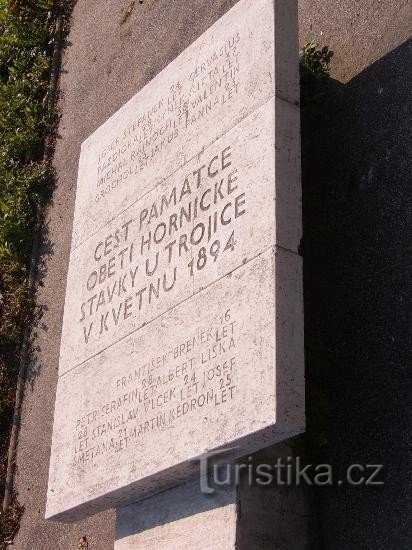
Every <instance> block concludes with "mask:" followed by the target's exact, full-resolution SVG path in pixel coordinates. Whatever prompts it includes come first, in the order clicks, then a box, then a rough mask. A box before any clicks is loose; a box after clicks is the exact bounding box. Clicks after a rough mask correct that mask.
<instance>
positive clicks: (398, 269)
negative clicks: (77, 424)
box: [15, 0, 411, 550]
mask: <svg viewBox="0 0 412 550" xmlns="http://www.w3.org/2000/svg"><path fill="white" fill-rule="evenodd" d="M234 3H235V2H234V1H225V0H214V1H212V0H192V1H191V2H186V1H184V0H176V1H174V2H170V1H167V0H145V1H144V2H143V3H142V4H140V3H139V2H136V3H135V6H134V9H133V10H132V11H131V13H130V15H129V17H127V18H126V20H125V13H126V10H127V8H128V6H130V2H129V1H120V0H107V1H105V2H103V1H101V0H87V1H86V0H79V1H78V2H77V5H76V6H75V9H74V12H73V20H72V27H71V32H70V35H69V37H68V41H67V47H66V50H65V54H64V61H63V70H62V77H61V89H62V94H61V99H60V109H61V113H62V118H61V122H60V126H59V139H58V143H57V149H56V155H55V163H54V164H55V168H56V173H57V188H56V192H55V195H54V200H53V203H52V205H51V206H50V208H49V209H48V212H47V228H46V231H45V242H44V247H43V250H44V262H43V265H42V266H41V268H42V271H43V273H44V278H43V286H41V287H40V288H39V292H38V303H39V304H43V305H44V316H43V319H42V321H41V324H40V326H39V328H38V330H37V336H36V345H37V358H36V361H35V362H34V363H33V365H32V366H31V369H30V376H29V380H28V382H27V388H26V394H25V401H24V409H23V420H22V428H21V433H20V439H19V447H18V456H17V477H16V488H17V490H18V492H19V500H20V502H21V504H23V505H24V506H25V508H26V511H25V514H24V515H23V518H22V522H21V528H20V531H19V534H18V535H17V538H16V542H15V548H18V549H20V550H31V549H33V550H37V549H47V548H50V549H53V550H71V549H76V548H78V547H79V539H80V537H82V536H86V537H87V539H88V541H89V548H91V549H97V550H106V549H112V548H113V534H114V514H113V513H112V512H106V513H104V514H100V515H98V516H95V517H93V518H90V519H89V520H87V521H84V522H81V523H78V524H73V525H62V524H52V523H49V522H46V521H45V520H44V519H43V517H44V510H45V501H46V488H47V474H48V463H49V452H50V438H51V432H52V421H53V407H54V392H55V385H56V380H57V365H58V353H59V339H60V332H61V322H62V315H63V300H64V290H65V281H66V271H67V264H68V257H69V246H70V234H71V223H72V216H73V206H74V205H73V200H74V193H75V186H76V173H77V161H78V156H79V147H80V143H81V142H82V140H83V139H85V138H86V137H87V136H88V135H89V134H90V133H91V132H93V131H94V130H95V129H96V128H97V127H98V126H99V125H100V124H102V122H104V120H106V119H107V118H108V117H109V116H110V115H111V114H112V113H113V112H114V111H116V110H117V109H118V108H119V107H120V106H121V105H122V104H123V103H124V102H125V101H127V100H128V99H129V98H130V97H131V96H132V95H133V94H134V93H136V91H137V90H138V89H140V88H141V87H142V86H143V85H144V84H146V83H147V82H148V81H149V80H150V79H151V78H152V77H153V76H154V75H155V74H157V72H159V71H160V70H161V69H162V68H163V67H164V66H165V65H166V64H167V63H168V62H170V61H171V60H172V59H173V58H174V57H175V56H176V55H178V54H179V53H180V52H181V51H182V50H183V49H184V48H185V47H186V46H188V45H189V44H190V43H191V42H192V41H193V40H194V39H195V38H196V37H197V36H199V35H200V34H201V33H202V32H203V31H204V30H205V29H206V28H207V27H208V26H209V25H210V24H212V23H213V22H214V21H215V20H216V19H217V18H218V17H220V16H221V15H222V14H223V13H224V12H225V11H226V10H227V9H229V8H230V7H231V5H233V4H234ZM124 20H125V21H124ZM300 28H301V43H305V42H306V41H308V40H309V39H312V38H313V39H316V40H317V41H318V42H319V43H321V44H329V45H331V47H332V48H333V49H334V50H335V52H336V53H335V59H334V69H333V73H332V76H333V77H334V78H335V79H336V80H337V81H340V82H345V83H348V84H346V86H339V85H336V86H334V87H333V89H331V92H330V99H329V101H328V103H327V106H326V108H325V110H324V112H323V113H324V114H323V116H320V118H319V117H318V118H314V119H312V118H310V117H309V118H308V119H306V121H304V128H303V130H304V141H305V143H306V146H305V145H304V168H305V172H306V174H304V208H305V210H304V216H305V233H304V235H305V236H304V246H303V249H304V256H305V292H306V298H305V299H306V327H309V331H307V334H306V341H307V346H308V348H309V353H308V356H309V361H310V362H309V363H308V367H309V368H310V367H311V365H317V367H316V368H317V371H316V372H317V374H316V376H314V378H315V380H314V382H315V383H319V385H321V386H322V391H323V392H324V393H326V394H327V397H328V398H329V399H330V398H331V397H332V399H331V401H332V403H331V406H330V408H329V409H328V414H327V416H326V417H325V415H324V416H323V418H322V419H320V420H319V418H317V417H316V413H315V412H314V413H310V414H311V415H313V416H311V417H310V419H311V422H312V426H313V425H315V428H310V433H311V432H312V431H313V433H314V434H315V435H314V437H315V436H316V434H317V432H318V430H317V426H316V425H317V424H318V423H319V424H322V426H323V425H324V432H325V439H326V440H327V441H328V445H327V454H328V456H329V457H331V459H333V461H334V464H335V465H336V466H337V468H338V469H342V468H344V467H345V465H347V463H348V462H351V461H355V462H360V463H362V462H365V461H366V462H368V461H369V462H373V463H376V462H377V463H379V462H385V463H387V479H386V481H387V483H386V485H385V488H384V489H383V490H377V491H374V490H365V489H362V488H359V489H358V488H355V490H354V489H352V488H347V487H344V488H341V489H333V488H331V489H325V490H322V491H319V494H317V495H316V498H315V499H314V501H313V507H314V508H315V509H316V510H315V511H316V514H315V516H316V517H315V519H314V524H313V526H312V527H313V530H314V531H316V532H317V533H318V535H319V536H315V535H313V537H312V538H313V547H314V548H324V549H327V550H335V549H336V550H352V549H353V548H356V549H358V548H359V549H364V548H365V549H369V548H379V549H381V548H382V549H384V548H385V549H387V548H394V549H395V548H396V549H397V550H403V549H406V548H409V545H410V539H411V533H410V529H409V531H408V524H407V520H408V511H409V512H410V507H409V508H408V506H410V501H408V498H410V496H409V497H408V493H407V486H406V484H407V482H408V481H409V480H410V472H408V470H407V459H408V455H407V446H406V436H405V431H406V430H407V429H408V428H410V419H408V417H407V415H408V413H409V411H410V401H409V410H408V399H410V386H409V387H408V386H407V384H406V383H405V369H406V366H407V359H408V351H409V348H408V345H409V340H410V334H409V335H408V334H407V332H406V331H407V330H408V326H409V327H410V324H409V325H408V321H410V319H408V317H407V315H406V313H405V311H406V309H405V308H406V300H407V296H408V295H407V289H408V283H409V285H410V280H409V281H408V279H407V272H406V267H407V263H406V262H407V258H408V256H407V255H406V254H407V249H406V244H407V242H408V241H407V239H408V236H407V233H406V229H407V217H408V215H410V206H409V207H408V202H407V199H408V188H407V186H406V182H407V181H408V178H409V177H410V169H408V167H407V164H406V159H407V158H408V151H409V156H410V134H408V131H410V130H408V125H407V121H408V118H407V117H408V116H410V114H409V115H408V113H407V112H406V105H407V101H408V97H409V96H408V89H409V90H410V89H411V83H410V74H409V76H408V72H407V70H408V63H409V69H410V52H409V51H408V49H407V46H406V45H404V42H405V41H406V40H407V39H408V38H409V34H410V3H409V2H408V1H404V2H399V1H393V0H391V1H388V2H380V1H375V0H369V1H365V0H364V1H360V2H355V1H354V0H345V1H340V2H335V1H332V0H328V1H322V2H321V1H320V0H301V2H300ZM374 62H375V63H374ZM372 63H374V65H372V66H371V67H370V65H371V64H372ZM408 78H409V80H408ZM333 117H334V118H333ZM409 128H410V124H409ZM309 136H310V139H309ZM409 193H410V189H409ZM409 199H410V196H409ZM409 241H410V239H409ZM389 328H391V329H392V330H391V331H389V330H388V329H389ZM408 336H409V339H408ZM409 360H410V357H409ZM319 365H321V367H319ZM312 378H313V377H311V375H310V380H312ZM311 399H312V402H313V401H316V400H314V398H313V396H312V394H311ZM409 456H410V455H409ZM409 495H410V492H409ZM408 537H409V538H408ZM408 543H409V544H408Z"/></svg>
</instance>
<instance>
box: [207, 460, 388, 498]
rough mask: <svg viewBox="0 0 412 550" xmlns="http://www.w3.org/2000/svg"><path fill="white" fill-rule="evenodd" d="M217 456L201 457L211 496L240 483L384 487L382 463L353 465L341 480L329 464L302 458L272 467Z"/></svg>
mask: <svg viewBox="0 0 412 550" xmlns="http://www.w3.org/2000/svg"><path fill="white" fill-rule="evenodd" d="M218 456H220V455H219V453H206V454H204V455H202V456H200V457H199V458H198V460H199V463H200V489H201V492H202V493H205V494H212V493H214V492H215V490H216V489H218V488H219V487H224V486H230V485H238V484H239V483H240V480H242V482H243V483H245V482H246V483H248V484H249V485H260V486H262V487H265V486H279V487H282V486H300V485H307V486H315V487H324V486H325V487H330V486H341V485H345V484H346V485H350V486H352V487H358V486H362V487H373V486H382V485H384V480H383V471H384V467H383V465H382V464H350V465H349V466H348V467H347V468H346V472H345V473H344V475H343V476H342V475H340V477H339V478H338V477H337V476H336V475H335V473H334V470H333V467H332V466H331V465H330V464H308V463H306V462H304V461H303V460H302V459H301V458H300V457H299V456H294V457H291V456H289V457H279V458H277V460H276V462H274V463H272V464H266V463H256V461H255V460H254V458H253V457H251V456H249V457H248V458H247V459H243V461H239V462H237V463H236V464H222V462H221V461H220V460H219V461H216V458H217V457H218Z"/></svg>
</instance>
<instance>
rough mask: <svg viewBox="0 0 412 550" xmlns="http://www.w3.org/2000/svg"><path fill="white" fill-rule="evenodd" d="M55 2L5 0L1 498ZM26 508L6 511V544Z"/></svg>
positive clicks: (1, 22) (0, 68) (43, 170)
mask: <svg viewBox="0 0 412 550" xmlns="http://www.w3.org/2000/svg"><path fill="white" fill-rule="evenodd" d="M53 26H54V12H53V2H52V0H14V1H12V0H0V438H1V439H0V441H1V442H0V497H2V494H3V490H4V486H3V484H4V477H5V461H6V460H7V448H8V439H9V433H10V428H11V419H12V415H13V407H14V393H15V386H16V380H17V374H18V364H19V353H20V349H21V343H22V335H23V332H24V327H25V324H26V323H27V322H28V316H29V313H30V311H31V306H32V305H31V304H30V303H29V300H28V293H27V282H28V270H29V262H30V252H31V247H32V241H33V236H34V231H35V228H36V219H37V218H36V211H37V208H38V207H41V206H42V204H43V203H44V201H45V200H46V198H47V196H48V194H49V188H50V180H51V177H50V176H51V174H50V169H49V166H48V165H47V163H45V162H43V150H44V142H45V136H46V132H47V128H48V127H49V124H50V123H51V121H52V113H50V112H48V108H47V101H46V95H47V90H48V84H49V75H50V62H51V53H52V46H53V45H52V34H53ZM17 510H18V507H17V505H16V504H14V505H13V506H12V509H11V511H10V514H9V515H8V516H4V515H2V516H1V520H0V544H1V547H3V545H5V540H6V539H7V538H9V537H11V536H12V532H13V531H14V530H15V528H16V521H15V520H16V519H17V518H18V515H19V514H18V513H17Z"/></svg>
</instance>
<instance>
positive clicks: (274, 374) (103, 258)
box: [46, 0, 304, 521]
mask: <svg viewBox="0 0 412 550" xmlns="http://www.w3.org/2000/svg"><path fill="white" fill-rule="evenodd" d="M295 11H296V4H295V2H286V1H275V0H253V1H251V0H240V1H239V2H238V3H237V4H236V5H235V6H234V7H233V8H232V9H231V10H230V11H228V12H227V13H226V15H225V16H223V17H222V18H221V19H220V20H219V21H217V22H216V23H215V24H214V25H213V26H212V27H210V28H209V29H208V30H207V31H206V32H205V33H204V34H203V35H202V36H201V37H200V38H199V39H198V40H196V41H195V42H194V43H193V44H192V45H191V46H190V47H189V48H187V49H186V50H185V51H184V52H183V53H182V54H181V55H179V57H177V58H176V59H175V60H174V61H173V62H172V63H171V64H170V65H169V66H167V67H166V68H165V69H164V70H163V71H162V72H161V73H160V74H158V75H157V76H156V77H155V78H154V79H153V80H152V81H151V82H150V83H149V84H148V85H147V86H145V87H144V88H143V89H142V90H141V91H139V92H138V93H137V94H136V95H135V96H134V97H133V98H132V99H130V101H129V102H128V103H126V104H125V105H124V106H123V107H122V108H121V109H120V110H119V111H118V112H117V113H115V114H114V115H113V116H112V117H111V118H110V119H109V120H107V122H105V123H104V124H103V125H102V126H101V127H100V128H98V129H97V130H96V131H95V132H94V133H93V134H92V135H91V136H90V137H89V138H88V139H87V140H86V141H85V142H84V143H83V144H82V147H81V153H80V160H79V172H78V182H77V195H76V206H75V215H74V223H73V238H72V248H71V255H70V265H69V272H68V279H67V293H66V302H65V309H64V320H63V328H62V339H61V352H60V363H59V381H58V388H57V395H56V406H55V418H54V431H53V443H52V452H51V460H50V474H49V489H48V501H47V513H46V516H47V517H48V518H50V519H52V520H57V521H75V520H78V519H80V518H82V517H85V516H87V515H91V514H93V513H95V512H98V511H100V510H104V509H106V508H109V507H121V506H125V505H127V504H129V503H133V502H136V501H140V500H142V499H144V498H147V497H149V496H151V495H155V494H156V493H159V492H161V491H164V490H165V489H167V488H169V487H173V486H177V485H179V484H180V483H182V482H184V481H186V480H188V479H191V478H193V477H194V476H195V475H196V472H197V471H198V469H199V466H198V461H197V459H198V457H200V456H202V455H204V454H205V453H207V452H215V451H224V456H225V459H226V460H234V459H236V458H237V457H240V456H242V455H245V454H247V453H253V452H255V451H257V450H259V449H261V448H264V447H266V446H269V445H272V444H274V443H277V442H281V441H284V440H286V439H288V438H290V437H291V436H294V435H296V434H299V433H301V432H302V431H303V430H304V380H303V311H302V310H303V306H302V260H301V257H300V256H299V253H298V247H299V243H300V238H301V205H300V157H299V148H300V144H299V107H298V98H299V86H298V73H297V18H296V13H295ZM152 498H159V497H153V496H152Z"/></svg>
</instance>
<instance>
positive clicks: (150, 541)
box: [114, 445, 308, 550]
mask: <svg viewBox="0 0 412 550" xmlns="http://www.w3.org/2000/svg"><path fill="white" fill-rule="evenodd" d="M292 456H293V453H292V451H291V449H290V448H289V447H287V446H285V445H277V446H275V447H272V448H270V449H267V450H265V451H264V452H262V453H259V454H257V455H255V456H254V457H253V459H251V458H249V457H246V458H245V459H244V460H242V461H240V463H241V464H244V465H246V466H248V468H247V467H242V469H241V470H240V476H239V482H238V483H236V481H235V477H236V476H235V470H234V469H233V468H232V469H231V470H230V472H231V480H232V481H233V482H234V483H232V484H231V485H228V486H223V485H222V486H219V487H216V485H215V486H214V492H213V494H205V493H202V491H201V488H200V482H199V480H193V481H190V482H188V483H186V484H185V485H182V486H180V487H176V488H173V489H170V490H168V491H165V492H163V493H161V494H159V495H156V496H154V497H151V498H148V499H146V500H144V501H142V502H139V503H136V504H132V505H129V506H125V507H122V508H118V509H117V517H116V536H115V539H116V540H115V545H114V548H115V550H177V549H179V550H194V549H196V550H206V549H213V550H232V549H233V550H235V549H236V550H250V549H259V550H266V549H267V550H269V549H271V550H273V549H274V548H276V549H279V550H282V549H284V550H286V549H287V550H304V549H306V548H307V547H308V517H307V507H306V504H305V500H306V499H305V489H304V488H303V487H288V486H278V485H275V484H271V485H270V486H262V485H258V484H256V483H254V482H252V483H250V479H251V478H254V476H253V475H251V474H250V472H252V471H255V467H256V465H258V464H269V465H273V464H275V463H276V461H277V459H278V458H279V457H282V458H283V459H284V460H286V459H287V457H292ZM249 466H250V468H249ZM226 475H227V470H226V468H223V469H222V470H221V471H220V473H219V476H218V479H219V480H220V481H221V482H223V481H224V480H225V479H226ZM209 485H210V486H213V484H212V483H211V477H210V476H209Z"/></svg>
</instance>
